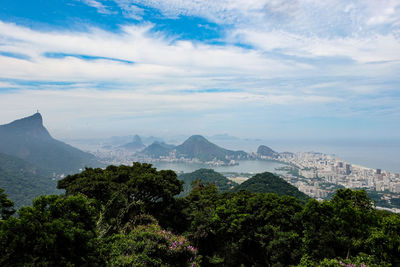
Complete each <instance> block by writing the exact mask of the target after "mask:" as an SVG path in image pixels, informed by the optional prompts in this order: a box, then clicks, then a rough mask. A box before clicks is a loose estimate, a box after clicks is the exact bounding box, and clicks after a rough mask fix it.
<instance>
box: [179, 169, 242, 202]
mask: <svg viewBox="0 0 400 267" xmlns="http://www.w3.org/2000/svg"><path fill="white" fill-rule="evenodd" d="M178 179H179V180H182V181H184V184H183V192H182V193H181V194H180V196H185V195H188V194H189V193H190V191H192V182H194V181H196V180H201V181H202V183H203V184H207V183H213V184H215V185H216V186H217V188H218V190H219V191H221V192H223V191H229V190H231V189H232V188H234V187H235V186H237V185H238V184H237V183H235V182H233V181H231V180H229V179H228V178H226V177H225V176H223V175H222V174H220V173H218V172H216V171H214V170H212V169H199V170H196V171H194V172H191V173H184V174H180V175H179V176H178Z"/></svg>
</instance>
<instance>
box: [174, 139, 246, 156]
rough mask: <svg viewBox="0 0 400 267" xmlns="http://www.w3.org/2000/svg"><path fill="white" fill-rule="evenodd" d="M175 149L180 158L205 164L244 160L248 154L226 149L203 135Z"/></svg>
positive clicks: (188, 140)
mask: <svg viewBox="0 0 400 267" xmlns="http://www.w3.org/2000/svg"><path fill="white" fill-rule="evenodd" d="M175 149H176V154H177V156H178V157H185V158H193V159H194V158H197V159H199V160H200V161H204V162H205V161H212V160H214V159H216V160H221V161H224V162H229V161H230V160H231V159H243V158H246V157H247V153H246V152H244V151H232V150H227V149H224V148H222V147H219V146H217V145H215V144H213V143H211V142H210V141H208V140H207V139H206V138H204V137H203V136H201V135H192V136H191V137H189V138H188V139H187V140H186V141H185V142H183V144H181V145H179V146H177V147H176V148H175Z"/></svg>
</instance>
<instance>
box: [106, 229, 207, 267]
mask: <svg viewBox="0 0 400 267" xmlns="http://www.w3.org/2000/svg"><path fill="white" fill-rule="evenodd" d="M108 250H109V252H108V255H109V258H108V260H107V265H108V266H199V258H198V255H197V250H196V249H195V248H194V247H193V246H191V245H190V243H189V242H188V241H187V240H186V238H184V237H183V236H177V235H174V234H172V233H171V232H169V231H166V230H163V229H162V228H161V227H160V226H159V225H158V224H157V223H153V224H148V225H139V226H137V227H135V228H134V229H133V230H132V231H130V232H129V233H128V234H116V235H113V236H112V237H110V238H109V239H108Z"/></svg>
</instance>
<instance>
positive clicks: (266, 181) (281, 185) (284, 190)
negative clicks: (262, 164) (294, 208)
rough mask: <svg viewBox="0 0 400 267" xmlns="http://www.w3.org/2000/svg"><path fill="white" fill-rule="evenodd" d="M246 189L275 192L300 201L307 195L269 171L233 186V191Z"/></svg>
mask: <svg viewBox="0 0 400 267" xmlns="http://www.w3.org/2000/svg"><path fill="white" fill-rule="evenodd" d="M240 190H248V191H250V192H252V193H276V194H278V195H280V196H283V195H287V196H292V197H295V198H297V199H299V200H301V201H302V202H307V201H308V199H310V197H309V196H307V195H306V194H304V193H303V192H300V191H299V190H298V189H297V188H296V187H295V186H293V185H291V184H289V183H288V182H286V181H285V180H283V179H282V178H279V177H278V176H276V175H274V174H273V173H270V172H264V173H260V174H256V175H254V176H253V177H251V178H250V179H248V180H246V181H244V182H243V183H241V184H240V185H238V186H237V187H235V188H234V191H240Z"/></svg>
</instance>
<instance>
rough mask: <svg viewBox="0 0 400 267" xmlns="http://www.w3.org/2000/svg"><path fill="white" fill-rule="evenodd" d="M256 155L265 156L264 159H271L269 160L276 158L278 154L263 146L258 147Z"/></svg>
mask: <svg viewBox="0 0 400 267" xmlns="http://www.w3.org/2000/svg"><path fill="white" fill-rule="evenodd" d="M257 154H258V155H259V156H266V157H271V158H277V157H278V156H279V153H278V152H275V151H274V150H272V149H271V148H270V147H267V146H263V145H261V146H259V147H258V149H257Z"/></svg>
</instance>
